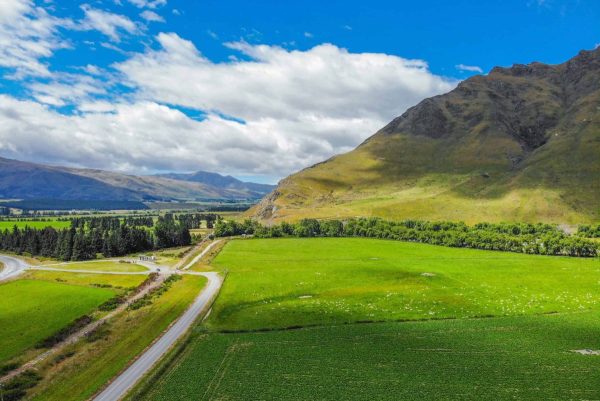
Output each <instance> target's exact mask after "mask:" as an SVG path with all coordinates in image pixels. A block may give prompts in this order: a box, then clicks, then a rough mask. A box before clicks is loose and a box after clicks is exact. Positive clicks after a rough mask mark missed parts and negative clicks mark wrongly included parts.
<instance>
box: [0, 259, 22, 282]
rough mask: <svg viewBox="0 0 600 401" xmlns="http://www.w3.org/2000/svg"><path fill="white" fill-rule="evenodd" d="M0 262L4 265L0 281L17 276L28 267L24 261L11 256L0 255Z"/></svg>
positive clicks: (0, 273)
mask: <svg viewBox="0 0 600 401" xmlns="http://www.w3.org/2000/svg"><path fill="white" fill-rule="evenodd" d="M0 262H2V263H4V269H2V271H0V281H3V280H6V279H9V278H12V277H15V276H18V275H19V274H21V273H22V272H23V271H24V270H25V269H27V268H28V267H29V265H28V264H27V263H25V261H23V260H21V259H17V258H13V257H12V256H6V255H0Z"/></svg>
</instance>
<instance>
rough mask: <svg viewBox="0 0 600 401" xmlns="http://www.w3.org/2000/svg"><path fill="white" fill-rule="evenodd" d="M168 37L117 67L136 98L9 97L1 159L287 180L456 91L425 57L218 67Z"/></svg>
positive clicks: (2, 103) (62, 90)
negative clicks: (198, 115)
mask: <svg viewBox="0 0 600 401" xmlns="http://www.w3.org/2000/svg"><path fill="white" fill-rule="evenodd" d="M157 40H158V42H159V44H160V46H161V47H160V49H158V50H148V51H147V52H145V53H139V54H137V55H135V56H133V57H131V58H129V59H128V60H127V61H126V62H124V63H121V64H119V65H117V66H116V68H117V69H118V70H119V71H120V74H122V77H121V78H120V79H121V80H122V81H121V82H123V83H125V84H129V85H131V86H133V87H135V88H136V89H135V90H136V92H135V93H134V94H131V95H130V97H132V96H133V97H132V98H131V99H132V100H130V101H125V100H124V99H121V100H113V101H108V100H99V99H97V98H96V95H97V94H99V95H100V96H101V98H103V97H104V96H103V95H104V94H103V92H102V90H104V89H105V88H106V86H107V85H109V84H110V83H105V82H98V81H97V80H96V79H95V78H92V77H89V76H88V77H87V78H85V79H84V78H81V77H80V76H77V75H73V76H68V77H63V78H62V80H60V81H52V82H50V83H49V84H45V85H41V84H40V85H36V86H32V88H31V89H32V91H33V92H34V94H35V96H36V98H37V99H38V102H34V101H20V100H16V99H14V98H12V97H10V96H0V153H2V154H3V155H5V156H11V157H15V158H25V159H34V160H39V161H52V162H55V163H67V164H72V165H84V166H89V167H97V168H109V169H120V170H128V171H155V170H196V169H205V170H213V171H221V172H227V173H233V174H235V173H244V174H256V175H266V176H276V177H280V176H282V175H285V174H288V173H291V172H293V171H295V170H298V169H300V168H302V167H305V166H307V165H309V164H312V163H316V162H319V161H322V160H324V159H326V158H328V157H330V156H331V155H333V154H336V153H340V152H345V151H348V150H350V149H352V148H353V147H355V146H356V145H357V144H359V143H360V142H361V141H363V140H364V139H365V138H366V137H368V136H369V135H371V134H373V132H375V131H376V130H377V129H379V128H381V127H382V126H383V125H384V124H385V123H387V122H388V121H389V120H390V119H392V118H393V117H395V116H397V115H399V114H401V113H402V112H403V111H404V110H405V109H406V108H407V107H409V106H412V105H413V104H415V103H417V102H418V101H419V100H421V99H423V98H425V97H428V96H431V95H435V94H439V93H442V92H445V91H447V90H449V89H451V88H452V87H453V86H454V85H455V84H456V82H454V81H450V80H447V79H444V78H442V77H439V76H436V75H433V74H432V73H431V72H430V71H429V70H428V68H427V64H426V63H425V62H424V61H421V60H408V59H403V58H400V57H396V56H389V55H385V54H374V53H360V54H356V53H350V52H348V51H347V50H345V49H342V48H339V47H337V46H334V45H331V44H324V45H320V46H316V47H314V48H312V49H309V50H306V51H297V50H295V51H289V50H285V49H283V48H280V47H277V46H267V45H258V46H257V45H250V44H248V43H245V42H236V43H229V44H227V46H228V47H229V48H230V49H231V50H233V51H236V52H239V53H241V56H243V59H244V60H240V59H234V60H233V61H230V62H220V63H214V62H212V61H210V60H209V59H207V58H205V57H204V56H203V55H202V54H201V52H200V51H199V50H198V49H197V48H196V47H195V46H194V44H193V43H192V42H190V41H187V40H184V39H182V38H180V37H179V36H177V35H176V34H164V33H163V34H160V35H158V37H157ZM92 70H93V68H92V69H90V71H92ZM182 77H185V79H182ZM69 79H70V81H69ZM42 102H43V103H46V104H49V105H60V104H61V102H62V103H63V104H64V103H67V104H75V106H76V107H77V110H78V113H76V114H75V115H62V114H60V113H58V112H56V111H54V110H52V108H49V107H46V106H43V105H42V104H40V103H42ZM167 105H171V106H167ZM179 106H181V107H184V108H190V109H194V110H202V111H204V112H205V113H207V116H206V119H205V120H203V121H197V120H195V119H192V118H190V117H188V116H186V115H185V114H184V113H182V112H181V111H179V110H178V109H177V107H179ZM227 116H228V117H227ZM240 120H241V121H243V122H240ZM40 133H43V135H41V134H40ZM66 144H68V146H66ZM157 155H159V156H160V157H157Z"/></svg>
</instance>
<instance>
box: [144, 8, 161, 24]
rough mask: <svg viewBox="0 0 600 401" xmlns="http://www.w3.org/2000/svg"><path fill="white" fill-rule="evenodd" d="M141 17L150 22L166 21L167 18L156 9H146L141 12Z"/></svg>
mask: <svg viewBox="0 0 600 401" xmlns="http://www.w3.org/2000/svg"><path fill="white" fill-rule="evenodd" d="M140 17H142V18H143V19H145V20H146V21H150V22H165V19H164V18H163V17H161V16H160V15H158V14H157V13H155V12H154V11H150V10H144V11H142V12H141V13H140Z"/></svg>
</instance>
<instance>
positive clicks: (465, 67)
mask: <svg viewBox="0 0 600 401" xmlns="http://www.w3.org/2000/svg"><path fill="white" fill-rule="evenodd" d="M455 67H456V69H457V70H460V71H469V72H478V73H480V74H481V73H483V70H482V69H481V67H479V66H476V65H465V64H457V65H456V66H455Z"/></svg>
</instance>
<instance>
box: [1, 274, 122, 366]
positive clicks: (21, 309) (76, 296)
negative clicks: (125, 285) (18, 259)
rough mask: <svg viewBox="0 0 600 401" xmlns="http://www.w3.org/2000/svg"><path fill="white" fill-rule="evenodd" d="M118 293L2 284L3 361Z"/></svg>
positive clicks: (45, 284) (34, 283)
mask: <svg viewBox="0 0 600 401" xmlns="http://www.w3.org/2000/svg"><path fill="white" fill-rule="evenodd" d="M114 295H115V291H114V290H113V289H110V288H93V287H84V286H75V285H67V284H64V283H57V282H55V283H52V282H47V281H39V280H18V281H12V282H9V283H6V284H2V285H0V299H2V302H0V363H1V362H4V361H6V360H9V359H10V358H13V357H15V356H17V355H19V354H21V353H22V352H23V351H24V350H26V349H27V348H29V347H32V346H33V345H34V344H35V343H37V342H38V341H40V340H42V339H44V338H46V337H48V336H50V335H52V334H54V333H55V332H56V331H58V330H59V329H61V328H63V327H64V326H66V325H67V324H69V323H70V322H71V321H73V320H74V319H76V318H78V317H80V316H82V315H84V314H86V313H89V312H90V311H92V310H93V309H95V308H96V307H97V306H98V305H100V304H101V303H103V302H104V301H106V300H107V299H109V298H111V297H112V296H114Z"/></svg>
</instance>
